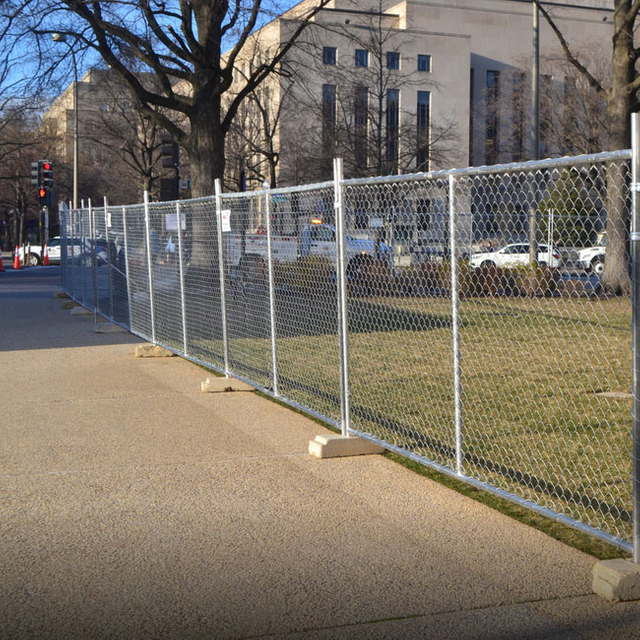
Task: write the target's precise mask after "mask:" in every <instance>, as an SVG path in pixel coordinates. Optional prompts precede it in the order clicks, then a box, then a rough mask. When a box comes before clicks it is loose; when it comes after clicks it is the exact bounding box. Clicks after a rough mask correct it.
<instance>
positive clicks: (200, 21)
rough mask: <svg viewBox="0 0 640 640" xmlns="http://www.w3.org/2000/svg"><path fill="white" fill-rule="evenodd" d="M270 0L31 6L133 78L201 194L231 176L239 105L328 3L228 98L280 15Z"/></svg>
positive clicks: (39, 22)
mask: <svg viewBox="0 0 640 640" xmlns="http://www.w3.org/2000/svg"><path fill="white" fill-rule="evenodd" d="M266 2H267V0H249V1H248V2H247V1H242V0H233V1H232V2H229V1H228V0H167V1H166V2H160V1H156V0H110V1H109V2H97V1H86V0H48V1H43V2H39V3H38V4H37V5H36V4H34V5H33V7H32V14H31V16H32V29H33V30H34V31H36V32H38V33H39V34H44V35H46V34H50V33H51V32H53V31H58V32H62V33H64V34H65V35H66V36H67V37H68V38H76V39H78V41H80V42H82V43H83V45H84V46H87V47H89V48H90V49H93V50H95V51H96V52H98V53H99V55H100V56H101V57H102V59H103V60H104V61H105V62H106V63H107V64H108V65H109V67H110V68H111V69H113V70H114V71H116V72H117V73H118V74H119V75H120V76H121V77H122V79H123V80H124V82H125V83H126V84H127V86H128V88H129V90H130V92H131V94H132V95H133V96H134V99H135V100H136V102H137V106H138V108H139V109H140V111H141V112H142V113H143V114H145V115H147V116H148V117H150V118H151V119H152V120H153V121H154V122H156V123H157V125H158V126H159V127H161V128H162V129H165V130H166V131H168V132H169V133H171V134H172V135H173V137H174V138H175V140H176V141H177V142H178V143H179V144H180V146H181V147H182V148H183V149H185V150H186V151H187V153H188V155H189V160H190V164H191V178H192V188H193V194H194V195H196V196H203V195H209V194H212V193H213V189H214V179H215V178H222V176H223V173H224V165H225V156H224V142H225V137H226V135H227V132H228V131H229V129H230V127H231V124H232V122H233V119H234V117H235V115H236V112H237V110H238V108H239V106H240V105H241V104H242V103H243V101H244V100H245V99H246V98H247V97H248V96H249V95H250V93H251V92H252V91H253V90H254V89H255V88H256V87H257V86H258V85H259V84H260V83H261V82H262V81H263V80H264V79H265V78H266V77H267V76H268V75H269V74H270V73H272V72H273V71H274V69H276V68H277V66H278V64H279V63H280V60H281V59H282V58H283V56H285V54H286V53H287V51H288V50H289V48H290V47H291V46H292V45H293V43H294V42H295V40H296V39H297V38H298V37H299V35H300V34H301V33H302V31H303V30H304V28H305V27H306V25H307V24H308V22H309V21H310V20H311V19H312V18H313V16H314V15H315V14H316V13H317V11H319V10H320V8H322V6H324V4H326V3H327V2H328V0H309V2H307V3H303V4H301V5H299V6H298V7H297V8H296V12H295V15H291V14H290V15H289V18H292V19H294V21H295V25H296V26H295V28H294V29H293V30H292V31H291V32H290V33H289V35H288V37H287V38H286V39H285V40H282V41H279V42H278V43H277V46H275V47H274V48H273V49H272V52H271V56H270V57H267V56H264V57H263V59H262V63H261V64H259V65H256V66H255V68H254V70H253V72H252V73H251V74H250V76H249V77H247V79H246V82H245V84H244V86H243V87H242V88H241V89H240V91H238V92H237V93H236V94H235V96H234V98H233V100H232V101H230V102H229V103H228V104H226V105H224V104H223V96H224V94H225V93H226V92H227V91H228V90H229V88H230V86H231V83H232V80H233V74H234V71H235V63H236V60H237V59H238V56H239V55H240V53H241V51H242V49H243V47H244V46H245V45H246V44H247V42H248V41H249V40H250V38H252V37H253V36H252V33H253V32H254V31H255V29H256V28H257V27H259V26H260V24H261V22H263V21H264V20H265V18H266V17H270V16H271V15H273V14H275V13H277V7H275V6H273V5H269V6H267V5H266ZM45 14H46V17H45ZM225 49H227V50H226V52H225V51H224V50H225ZM140 68H142V69H143V70H144V71H148V72H153V73H155V74H156V77H157V80H158V87H159V90H155V89H153V88H149V87H148V86H146V85H145V84H144V83H143V82H142V81H141V80H140V77H139V74H138V73H137V71H138V70H139V69H140Z"/></svg>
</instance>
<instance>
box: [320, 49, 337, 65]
mask: <svg viewBox="0 0 640 640" xmlns="http://www.w3.org/2000/svg"><path fill="white" fill-rule="evenodd" d="M337 54H338V50H337V49H336V48H335V47H322V64H330V65H335V64H336V63H337V58H338V56H337Z"/></svg>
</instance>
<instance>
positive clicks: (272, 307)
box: [264, 190, 280, 396]
mask: <svg viewBox="0 0 640 640" xmlns="http://www.w3.org/2000/svg"><path fill="white" fill-rule="evenodd" d="M264 214H265V217H266V227H267V269H268V271H269V320H270V323H271V367H272V375H273V393H274V394H275V395H276V396H277V395H280V394H279V393H278V341H277V336H276V289H275V283H274V278H273V243H272V239H271V208H270V195H269V191H268V190H265V192H264Z"/></svg>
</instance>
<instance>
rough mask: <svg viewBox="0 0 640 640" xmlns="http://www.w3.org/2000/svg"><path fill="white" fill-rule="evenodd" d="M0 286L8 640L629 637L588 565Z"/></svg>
mask: <svg viewBox="0 0 640 640" xmlns="http://www.w3.org/2000/svg"><path fill="white" fill-rule="evenodd" d="M59 273H60V269H59V268H58V267H48V268H44V267H36V268H32V269H28V270H24V271H20V272H14V271H11V270H9V271H7V272H5V273H0V327H1V328H2V331H0V366H1V371H2V381H1V386H0V407H1V409H0V411H1V413H0V416H1V419H0V462H1V471H0V474H1V481H0V575H1V576H2V579H0V638H27V637H38V638H65V637H75V638H99V637H117V638H125V637H139V638H143V637H144V638H216V639H217V638H256V637H258V638H261V637H287V638H323V639H325V638H363V639H364V638H367V639H369V638H436V639H439V638H500V639H505V640H506V639H507V638H563V639H565V638H567V639H569V638H570V639H573V638H606V639H612V638H624V639H626V638H640V603H626V604H617V605H613V604H610V603H608V602H605V601H604V600H601V599H600V598H599V597H597V596H595V595H592V594H591V587H590V583H591V568H592V566H593V564H594V563H595V560H594V559H593V558H591V557H589V556H587V555H585V554H582V553H581V552H579V551H576V550H574V549H572V548H570V547H567V546H565V545H563V544H561V543H559V542H557V541H555V540H553V539H551V538H549V537H547V536H546V535H544V534H542V533H540V532H538V531H536V530H534V529H530V528H528V527H526V526H525V525H523V524H520V523H518V522H516V521H513V520H510V519H509V518H507V517H506V516H503V515H501V514H499V513H497V512H494V511H492V510H491V509H489V508H488V507H485V506H484V505H481V504H479V503H477V502H474V501H472V500H470V499H468V498H465V497H463V496H461V495H459V494H457V493H455V492H453V491H451V490H449V489H446V488H444V487H443V486H441V485H439V484H437V483H434V482H431V481H430V480H428V479H426V478H424V477H421V476H418V475H416V474H413V473H411V472H410V471H408V470H407V469H405V468H404V467H401V466H399V465H396V464H394V463H393V462H391V461H389V460H387V459H386V458H385V457H383V456H368V457H356V458H342V459H333V460H318V459H314V458H311V457H310V456H309V455H308V453H307V448H308V442H309V440H311V439H313V437H314V436H315V435H316V434H318V433H321V432H322V431H323V429H322V428H321V427H320V426H319V425H317V424H316V423H314V422H311V421H310V420H308V419H306V418H305V417H303V416H301V415H298V414H296V413H294V412H292V411H289V410H288V409H286V408H283V407H280V406H278V405H276V404H274V403H272V402H269V401H267V400H265V399H262V398H260V397H258V396H256V395H255V394H254V393H247V392H235V393H221V394H213V393H211V394H202V393H200V391H199V388H200V382H201V381H202V380H203V379H204V378H205V377H206V376H207V374H206V372H204V371H203V370H202V369H200V368H199V367H197V366H195V365H193V364H191V363H189V362H187V361H185V360H182V359H180V358H160V359H147V358H145V359H136V358H134V357H133V351H134V346H135V345H137V344H140V343H141V341H140V340H139V339H138V338H136V337H135V336H131V335H129V334H127V333H106V334H103V333H95V332H94V319H93V316H71V315H70V312H69V311H65V310H62V302H63V301H62V300H59V299H54V298H53V293H54V291H56V290H58V289H59Z"/></svg>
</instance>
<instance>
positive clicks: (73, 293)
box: [67, 209, 78, 300]
mask: <svg viewBox="0 0 640 640" xmlns="http://www.w3.org/2000/svg"><path fill="white" fill-rule="evenodd" d="M77 220H78V211H77V210H76V209H71V227H70V229H71V258H70V259H71V297H72V298H73V299H74V300H75V296H76V247H77V244H76V235H77V234H78V230H77ZM68 257H69V239H68V238H67V258H68Z"/></svg>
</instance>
